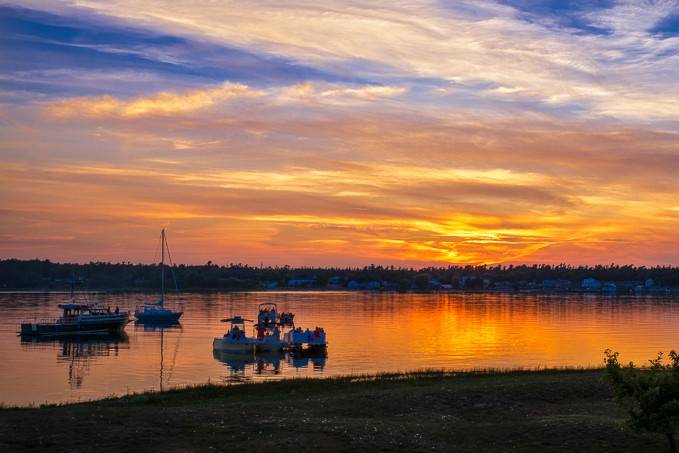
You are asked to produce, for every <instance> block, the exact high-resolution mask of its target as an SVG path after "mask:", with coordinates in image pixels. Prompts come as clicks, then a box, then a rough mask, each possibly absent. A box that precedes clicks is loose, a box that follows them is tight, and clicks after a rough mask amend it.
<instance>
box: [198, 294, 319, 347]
mask: <svg viewBox="0 0 679 453" xmlns="http://www.w3.org/2000/svg"><path fill="white" fill-rule="evenodd" d="M294 317H295V315H294V314H293V313H290V312H282V313H278V309H277V307H276V304H273V303H266V304H260V306H259V313H258V315H257V322H256V323H255V324H254V326H253V328H254V336H253V337H247V335H246V334H245V323H246V322H253V321H250V320H248V319H245V318H243V317H241V316H234V317H232V318H227V319H223V320H222V322H228V323H230V324H231V327H230V328H229V330H228V331H227V332H226V333H225V334H224V335H223V336H222V337H217V338H215V339H214V340H213V342H212V346H213V349H214V350H215V351H229V352H251V351H254V352H257V351H265V352H276V351H281V350H283V349H301V348H303V347H304V346H308V347H325V346H326V344H327V343H326V339H325V331H324V330H323V329H322V328H321V327H316V329H315V330H313V331H311V330H309V329H308V328H307V329H306V330H305V331H304V330H302V328H301V327H298V328H295V326H294V323H293V319H294ZM286 328H290V330H289V331H288V332H286V333H285V334H284V335H283V338H281V333H282V331H283V330H284V329H286Z"/></svg>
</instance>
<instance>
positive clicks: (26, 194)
mask: <svg viewBox="0 0 679 453" xmlns="http://www.w3.org/2000/svg"><path fill="white" fill-rule="evenodd" d="M283 5H284V6H283ZM0 162H1V165H2V178H1V179H0V258H49V259H51V260H54V261H78V262H88V261H99V260H105V261H133V262H137V261H140V262H153V261H154V260H155V259H156V256H155V255H154V250H155V248H156V244H157V240H158V239H157V238H158V234H159V231H160V229H161V228H163V227H165V228H167V230H168V236H169V241H170V246H171V248H172V250H173V258H174V259H175V261H178V262H183V263H204V262H206V261H207V260H212V261H214V262H217V263H229V262H242V263H249V264H257V265H259V264H260V262H263V263H264V264H265V265H267V264H270V265H276V264H291V265H342V266H344V265H365V264H369V263H376V264H387V265H390V264H393V265H408V266H411V265H412V266H425V265H430V264H435V265H446V264H468V263H472V264H477V263H561V262H565V263H571V264H596V263H602V264H608V263H611V262H616V263H632V264H639V265H653V264H674V265H677V264H679V228H678V227H679V1H670V0H655V1H651V0H634V1H623V0H620V1H613V0H610V1H608V0H594V1H558V0H523V1H522V0H497V1H491V0H487V1H484V0H459V1H419V2H418V1H405V2H400V1H386V2H385V1H382V2H378V1H373V2H365V1H351V0H349V1H338V2H334V1H330V2H318V1H308V2H305V1H291V2H287V1H285V2H281V1H271V2H269V1H259V2H229V1H199V0H191V1H188V0H172V1H170V0H167V1H162V0H145V1H131V0H107V1H94V0H73V1H54V0H52V1H33V0H25V1H21V2H20V3H6V2H1V1H0Z"/></svg>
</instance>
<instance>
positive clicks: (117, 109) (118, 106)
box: [46, 83, 263, 118]
mask: <svg viewBox="0 0 679 453" xmlns="http://www.w3.org/2000/svg"><path fill="white" fill-rule="evenodd" d="M261 95H263V93H262V92H261V91H256V90H252V89H250V88H249V87H248V86H247V85H241V84H232V83H225V84H223V85H222V86H219V87H216V88H207V89H199V90H193V91H189V92H186V93H181V94H177V93H170V92H165V93H159V94H156V95H154V96H149V97H140V98H136V99H133V100H131V101H123V100H120V99H117V98H114V97H111V96H103V97H95V98H87V97H85V98H75V99H67V100H62V101H58V102H54V103H51V104H48V105H47V106H46V111H47V113H48V114H50V115H52V116H54V117H57V118H72V117H85V118H88V117H122V118H138V117H143V116H150V115H175V114H182V113H189V112H194V111H197V110H202V109H206V108H209V107H212V106H213V105H215V104H216V103H219V102H225V101H228V100H230V99H232V98H237V97H255V96H261Z"/></svg>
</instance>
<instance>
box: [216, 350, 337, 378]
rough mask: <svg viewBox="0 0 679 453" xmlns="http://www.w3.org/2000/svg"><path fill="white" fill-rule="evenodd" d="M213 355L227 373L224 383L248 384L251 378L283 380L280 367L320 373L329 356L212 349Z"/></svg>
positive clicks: (313, 351)
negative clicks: (224, 367) (309, 369)
mask: <svg viewBox="0 0 679 453" xmlns="http://www.w3.org/2000/svg"><path fill="white" fill-rule="evenodd" d="M212 356H213V357H214V358H215V360H217V361H219V362H221V363H223V364H224V365H225V366H226V368H227V369H228V370H229V374H228V376H225V377H223V379H222V380H223V382H225V383H234V382H247V381H251V380H253V379H276V378H280V377H282V374H283V370H282V367H288V368H295V369H299V368H305V369H308V368H310V366H311V369H312V370H313V371H314V372H322V371H323V368H325V361H326V359H327V357H328V354H327V352H326V351H325V350H320V351H319V350H311V351H288V352H282V351H281V352H263V353H260V352H258V353H237V352H228V351H220V350H217V349H214V350H213V351H212Z"/></svg>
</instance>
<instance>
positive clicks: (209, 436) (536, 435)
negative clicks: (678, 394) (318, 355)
mask: <svg viewBox="0 0 679 453" xmlns="http://www.w3.org/2000/svg"><path fill="white" fill-rule="evenodd" d="M625 418H626V414H625V413H624V411H622V410H621V409H620V408H619V407H618V406H617V405H616V404H615V402H614V401H613V399H612V394H611V390H610V387H609V385H608V383H607V382H606V381H605V379H604V373H603V371H602V370H600V369H545V370H525V371H524V370H506V371H501V370H479V371H471V372H443V371H420V372H412V373H390V374H380V375H373V376H344V377H336V378H324V379H288V380H282V381H275V382H267V383H251V384H243V385H236V386H222V385H202V386H195V387H186V388H181V389H174V390H169V391H166V392H162V393H158V392H147V393H142V394H133V395H127V396H123V397H117V398H107V399H103V400H98V401H91V402H85V403H72V404H64V405H49V406H43V407H40V408H5V409H2V410H0V450H2V451H91V450H93V449H95V446H96V449H97V450H98V451H227V450H231V449H234V448H236V449H240V450H244V451H250V450H255V449H257V450H259V449H262V450H272V449H276V450H278V451H292V450H295V451H300V450H302V449H313V450H330V451H348V450H359V451H367V450H370V451H375V450H381V451H508V450H510V451H511V450H516V451H567V450H570V451H665V449H666V448H667V447H666V445H665V440H664V439H663V438H662V437H661V436H655V435H647V434H643V435H642V434H637V433H633V432H631V431H629V430H628V429H626V428H625V426H624V422H625Z"/></svg>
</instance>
